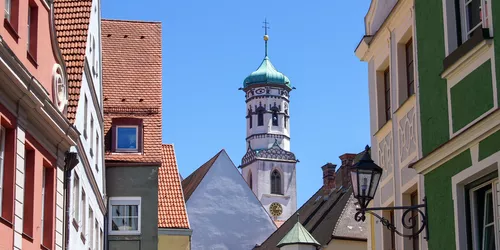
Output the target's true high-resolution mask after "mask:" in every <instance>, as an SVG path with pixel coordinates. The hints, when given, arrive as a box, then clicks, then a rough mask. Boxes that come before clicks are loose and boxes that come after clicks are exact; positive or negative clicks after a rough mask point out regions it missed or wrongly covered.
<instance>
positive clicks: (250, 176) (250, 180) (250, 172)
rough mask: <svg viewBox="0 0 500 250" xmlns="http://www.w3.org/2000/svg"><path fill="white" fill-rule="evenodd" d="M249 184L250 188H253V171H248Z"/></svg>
mask: <svg viewBox="0 0 500 250" xmlns="http://www.w3.org/2000/svg"><path fill="white" fill-rule="evenodd" d="M248 186H250V189H252V188H253V180H252V171H249V173H248Z"/></svg>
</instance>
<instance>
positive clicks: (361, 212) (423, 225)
mask: <svg viewBox="0 0 500 250" xmlns="http://www.w3.org/2000/svg"><path fill="white" fill-rule="evenodd" d="M394 210H403V216H402V218H401V221H402V224H403V227H404V228H406V229H410V230H413V229H415V228H416V227H417V219H416V218H417V217H418V216H417V217H411V216H410V217H408V219H407V220H406V218H407V216H408V215H411V212H412V211H417V212H418V214H420V216H421V218H422V220H421V221H420V223H419V224H420V225H418V226H419V227H418V230H417V231H416V232H415V233H412V234H404V233H402V232H400V231H398V230H397V229H396V226H394V225H393V224H392V223H391V221H390V220H388V219H386V218H384V217H382V216H380V215H378V214H377V213H374V212H373V211H394ZM422 210H423V211H422ZM357 211H358V212H357V213H356V215H355V216H354V218H355V220H356V221H358V222H359V221H365V219H366V216H365V213H369V214H371V215H373V216H375V217H376V218H377V219H379V221H380V222H381V223H382V225H383V226H385V227H387V229H389V230H391V231H392V232H395V233H396V234H398V235H399V236H401V237H405V238H409V239H412V238H414V237H416V236H418V235H419V234H420V233H422V231H424V230H425V234H426V236H425V237H424V239H425V240H427V241H428V240H429V227H428V224H427V223H428V221H427V200H426V198H424V203H423V204H419V205H414V206H399V207H370V208H358V209H357Z"/></svg>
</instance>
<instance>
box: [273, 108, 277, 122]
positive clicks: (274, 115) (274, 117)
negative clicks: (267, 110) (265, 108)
mask: <svg viewBox="0 0 500 250" xmlns="http://www.w3.org/2000/svg"><path fill="white" fill-rule="evenodd" d="M273 126H278V112H277V111H273Z"/></svg>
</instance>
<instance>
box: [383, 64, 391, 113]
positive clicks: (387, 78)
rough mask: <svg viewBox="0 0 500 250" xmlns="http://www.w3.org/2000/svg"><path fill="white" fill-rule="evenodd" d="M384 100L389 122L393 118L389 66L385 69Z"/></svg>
mask: <svg viewBox="0 0 500 250" xmlns="http://www.w3.org/2000/svg"><path fill="white" fill-rule="evenodd" d="M384 100H385V121H386V122H388V121H389V120H390V119H391V80H390V71H389V68H387V69H386V70H385V71H384Z"/></svg>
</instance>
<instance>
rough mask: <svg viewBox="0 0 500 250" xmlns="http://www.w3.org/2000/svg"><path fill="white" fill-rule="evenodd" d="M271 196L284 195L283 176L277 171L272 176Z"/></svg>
mask: <svg viewBox="0 0 500 250" xmlns="http://www.w3.org/2000/svg"><path fill="white" fill-rule="evenodd" d="M271 194H283V193H282V192H281V174H280V172H279V171H278V170H276V169H275V170H273V172H272V174H271Z"/></svg>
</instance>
